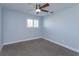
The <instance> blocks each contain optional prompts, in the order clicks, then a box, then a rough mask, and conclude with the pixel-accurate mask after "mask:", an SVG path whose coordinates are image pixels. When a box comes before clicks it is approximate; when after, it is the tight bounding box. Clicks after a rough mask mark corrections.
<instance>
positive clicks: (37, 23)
mask: <svg viewBox="0 0 79 59" xmlns="http://www.w3.org/2000/svg"><path fill="white" fill-rule="evenodd" d="M38 26H39V22H38V20H34V27H35V28H38Z"/></svg>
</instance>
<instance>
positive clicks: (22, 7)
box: [0, 3, 76, 16]
mask: <svg viewBox="0 0 79 59" xmlns="http://www.w3.org/2000/svg"><path fill="white" fill-rule="evenodd" d="M43 4H44V3H41V5H43ZM0 5H2V6H3V7H7V8H10V9H14V10H17V11H20V12H24V13H29V14H32V15H36V16H46V15H49V14H50V13H46V12H40V13H39V14H36V12H35V5H36V4H35V3H2V4H0ZM74 5H76V4H73V3H50V6H49V7H48V8H45V9H47V10H49V11H53V12H57V11H61V10H63V9H66V8H68V7H72V6H74ZM52 14H53V13H52Z"/></svg>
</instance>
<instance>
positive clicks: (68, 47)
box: [43, 37, 79, 53]
mask: <svg viewBox="0 0 79 59" xmlns="http://www.w3.org/2000/svg"><path fill="white" fill-rule="evenodd" d="M43 38H44V39H46V40H48V41H50V42H53V43H55V44H58V45H60V46H62V47H65V48H67V49H69V50H72V51H74V52H77V53H79V50H78V49H76V48H72V47H70V46H68V45H64V44H62V43H59V42H56V41H53V40H51V39H49V38H46V37H43Z"/></svg>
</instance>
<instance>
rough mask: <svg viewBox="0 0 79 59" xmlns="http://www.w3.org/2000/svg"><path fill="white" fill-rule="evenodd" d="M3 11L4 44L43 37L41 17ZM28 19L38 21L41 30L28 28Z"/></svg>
mask: <svg viewBox="0 0 79 59" xmlns="http://www.w3.org/2000/svg"><path fill="white" fill-rule="evenodd" d="M3 11H4V13H3V21H4V26H3V29H4V30H3V40H4V44H6V43H9V42H16V41H19V40H24V39H29V38H34V37H40V36H41V28H42V25H41V22H42V20H41V18H40V17H37V16H33V15H29V14H24V13H21V12H19V11H15V10H11V9H5V8H4V10H3ZM27 19H38V20H39V24H40V25H39V28H31V29H29V28H27V27H26V24H25V22H26V20H27Z"/></svg>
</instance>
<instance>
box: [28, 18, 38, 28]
mask: <svg viewBox="0 0 79 59" xmlns="http://www.w3.org/2000/svg"><path fill="white" fill-rule="evenodd" d="M27 27H28V28H38V27H39V20H33V19H27Z"/></svg>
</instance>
